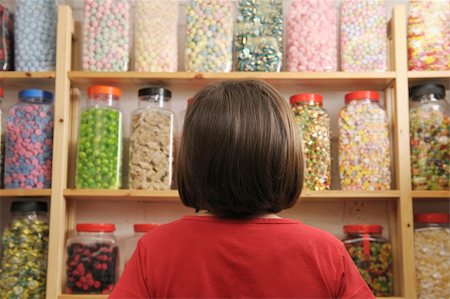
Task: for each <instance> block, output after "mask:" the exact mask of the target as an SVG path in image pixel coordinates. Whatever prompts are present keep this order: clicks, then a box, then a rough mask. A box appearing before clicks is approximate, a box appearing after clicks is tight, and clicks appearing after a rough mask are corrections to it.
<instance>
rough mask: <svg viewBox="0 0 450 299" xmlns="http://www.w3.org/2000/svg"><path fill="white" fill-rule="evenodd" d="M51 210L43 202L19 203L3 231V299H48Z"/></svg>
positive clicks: (0, 274) (0, 290)
mask: <svg viewBox="0 0 450 299" xmlns="http://www.w3.org/2000/svg"><path fill="white" fill-rule="evenodd" d="M47 212H48V208H47V203H46V202H43V201H15V202H13V203H12V204H11V216H12V218H11V221H10V222H9V224H8V225H7V226H6V227H5V229H4V231H3V237H2V244H3V256H2V263H1V270H0V294H2V298H45V288H46V277H47V251H48V234H49V231H48V215H47Z"/></svg>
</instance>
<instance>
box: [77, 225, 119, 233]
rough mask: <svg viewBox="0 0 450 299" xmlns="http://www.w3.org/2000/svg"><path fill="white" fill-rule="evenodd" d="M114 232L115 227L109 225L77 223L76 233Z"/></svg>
mask: <svg viewBox="0 0 450 299" xmlns="http://www.w3.org/2000/svg"><path fill="white" fill-rule="evenodd" d="M115 230H116V226H115V225H114V224H110V223H79V224H77V232H106V233H111V232H114V231H115Z"/></svg>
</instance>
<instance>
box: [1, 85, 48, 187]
mask: <svg viewBox="0 0 450 299" xmlns="http://www.w3.org/2000/svg"><path fill="white" fill-rule="evenodd" d="M53 119H54V107H53V94H52V93H51V92H48V91H45V90H40V89H26V90H22V91H21V92H19V103H17V104H15V105H13V106H12V107H11V109H9V111H8V116H7V119H6V136H5V174H4V183H5V188H7V189H17V188H50V187H51V180H52V155H53Z"/></svg>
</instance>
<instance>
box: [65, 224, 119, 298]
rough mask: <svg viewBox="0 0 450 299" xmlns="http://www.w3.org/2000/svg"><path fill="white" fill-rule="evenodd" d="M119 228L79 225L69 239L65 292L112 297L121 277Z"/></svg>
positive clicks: (102, 225) (100, 225)
mask: <svg viewBox="0 0 450 299" xmlns="http://www.w3.org/2000/svg"><path fill="white" fill-rule="evenodd" d="M115 230H116V226H115V225H114V224H106V223H82V224H77V226H76V231H77V232H76V234H75V235H74V236H73V237H71V238H69V239H68V240H67V263H66V269H67V270H66V274H67V279H66V284H67V285H66V293H68V294H109V293H110V292H111V290H112V289H113V287H114V284H115V282H116V280H117V278H118V269H119V268H118V266H119V247H118V245H117V240H116V238H115V236H114V232H115Z"/></svg>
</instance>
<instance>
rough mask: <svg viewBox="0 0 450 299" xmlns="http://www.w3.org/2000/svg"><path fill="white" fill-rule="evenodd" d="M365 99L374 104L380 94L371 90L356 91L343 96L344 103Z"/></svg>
mask: <svg viewBox="0 0 450 299" xmlns="http://www.w3.org/2000/svg"><path fill="white" fill-rule="evenodd" d="M366 99H371V100H372V101H374V102H378V101H379V100H380V94H379V93H378V92H376V91H371V90H358V91H353V92H350V93H347V94H346V95H345V102H346V103H348V102H350V101H353V100H366Z"/></svg>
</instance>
